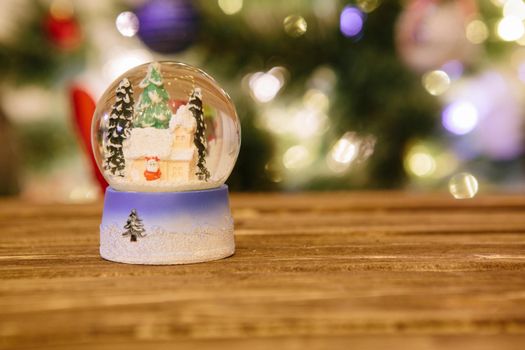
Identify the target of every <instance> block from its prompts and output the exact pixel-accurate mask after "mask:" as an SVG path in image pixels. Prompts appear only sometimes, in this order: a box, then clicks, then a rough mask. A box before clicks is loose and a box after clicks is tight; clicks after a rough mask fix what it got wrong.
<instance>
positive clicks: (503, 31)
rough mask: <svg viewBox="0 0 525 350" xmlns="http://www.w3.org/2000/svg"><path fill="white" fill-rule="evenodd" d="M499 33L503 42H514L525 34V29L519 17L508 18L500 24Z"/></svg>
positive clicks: (504, 18)
mask: <svg viewBox="0 0 525 350" xmlns="http://www.w3.org/2000/svg"><path fill="white" fill-rule="evenodd" d="M497 32H498V36H499V37H500V38H501V39H502V40H505V41H514V40H518V39H519V38H521V37H522V36H523V34H525V27H524V26H523V22H522V21H521V20H520V19H519V18H518V17H515V16H507V17H503V18H502V19H501V20H500V21H499V22H498V27H497Z"/></svg>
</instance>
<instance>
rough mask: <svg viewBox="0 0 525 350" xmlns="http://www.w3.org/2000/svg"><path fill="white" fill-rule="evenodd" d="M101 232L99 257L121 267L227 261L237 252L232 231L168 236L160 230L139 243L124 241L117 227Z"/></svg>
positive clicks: (103, 229) (168, 234)
mask: <svg viewBox="0 0 525 350" xmlns="http://www.w3.org/2000/svg"><path fill="white" fill-rule="evenodd" d="M100 229H101V230H100V233H101V234H100V255H101V256H102V258H104V259H106V260H111V261H116V262H121V263H127V264H144V265H175V264H191V263H198V262H205V261H211V260H217V259H222V258H226V257H228V256H231V255H233V253H234V252H235V241H234V237H233V227H232V228H231V229H222V230H219V231H215V232H205V233H196V232H190V233H168V232H164V231H162V230H161V229H160V228H157V229H155V230H153V231H152V232H151V233H149V234H148V235H147V236H145V237H139V238H138V239H137V241H136V242H130V239H129V237H123V236H122V230H119V229H118V228H117V227H116V226H112V227H101V228H100Z"/></svg>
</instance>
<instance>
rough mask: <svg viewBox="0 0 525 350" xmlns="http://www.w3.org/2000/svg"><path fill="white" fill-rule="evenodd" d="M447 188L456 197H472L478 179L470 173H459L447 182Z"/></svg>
mask: <svg viewBox="0 0 525 350" xmlns="http://www.w3.org/2000/svg"><path fill="white" fill-rule="evenodd" d="M448 190H449V191H450V194H451V195H452V196H454V198H456V199H468V198H474V196H476V194H477V193H478V180H477V179H476V178H475V177H474V175H472V174H469V173H459V174H456V175H454V176H453V177H452V178H451V179H450V181H449V182H448Z"/></svg>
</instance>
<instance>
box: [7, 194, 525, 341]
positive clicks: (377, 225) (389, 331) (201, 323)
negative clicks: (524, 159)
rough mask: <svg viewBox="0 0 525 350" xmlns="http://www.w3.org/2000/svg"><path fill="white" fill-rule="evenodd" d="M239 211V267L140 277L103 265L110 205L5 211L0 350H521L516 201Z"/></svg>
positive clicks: (417, 200) (411, 200) (351, 197)
mask: <svg viewBox="0 0 525 350" xmlns="http://www.w3.org/2000/svg"><path fill="white" fill-rule="evenodd" d="M232 207H233V212H234V217H235V221H236V242H237V253H236V254H235V256H234V257H232V258H229V259H225V260H221V261H216V262H211V263H205V264H194V265H184V266H133V265H124V264H116V263H110V262H107V261H104V260H102V259H100V257H99V255H98V230H97V227H98V225H99V220H100V210H101V205H100V203H99V204H94V205H76V206H72V205H59V204H57V205H52V206H48V205H37V204H31V203H24V202H22V201H19V200H7V201H0V224H1V225H2V230H1V231H0V280H1V283H0V347H3V348H13V349H16V348H30V347H35V348H37V347H38V348H43V347H53V348H55V347H58V348H60V347H62V348H70V347H71V346H73V345H74V346H76V347H77V346H78V347H80V348H82V347H84V348H89V349H97V348H100V349H104V348H109V347H110V346H111V348H112V349H115V348H116V349H119V348H130V347H131V348H134V347H137V348H138V347H139V346H140V347H144V346H148V345H147V344H149V345H152V344H155V345H156V346H158V347H160V348H163V347H166V348H167V347H169V346H170V342H172V341H177V342H178V343H179V344H180V345H181V346H182V345H184V346H185V347H189V348H199V349H202V348H203V349H206V348H211V347H214V348H227V347H232V346H233V347H240V348H247V347H249V348H253V349H258V348H265V349H266V348H268V347H270V346H274V347H278V348H284V347H287V348H297V349H298V348H305V347H306V348H312V349H315V348H323V347H325V345H326V346H328V347H331V348H343V347H344V348H348V345H351V344H353V345H354V346H355V347H357V348H360V349H367V348H377V347H379V346H381V347H385V346H388V348H389V349H396V348H402V349H437V348H443V347H444V346H447V347H455V348H461V349H470V348H476V349H485V348H487V349H488V348H494V347H499V348H504V347H505V348H516V349H517V348H521V347H519V346H520V345H521V344H523V342H524V337H523V336H522V334H524V333H525V279H524V278H523V273H524V271H525V236H524V233H525V221H524V220H523V214H522V209H525V199H524V198H522V197H520V196H515V195H491V196H489V195H487V196H481V197H478V198H476V199H475V200H473V201H455V200H451V199H450V198H449V197H448V196H446V195H444V194H431V195H407V194H404V193H397V192H392V193H336V194H293V195H282V194H268V195H263V194H236V195H234V196H233V197H232ZM379 335H380V337H379Z"/></svg>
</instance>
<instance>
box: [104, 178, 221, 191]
mask: <svg viewBox="0 0 525 350" xmlns="http://www.w3.org/2000/svg"><path fill="white" fill-rule="evenodd" d="M108 180H109V184H110V185H111V187H113V188H114V189H116V190H118V191H131V192H177V191H194V190H208V189H211V188H217V187H218V186H220V183H218V182H217V181H216V180H214V179H210V180H209V181H201V180H192V181H186V182H182V181H179V182H176V181H164V180H155V181H146V180H142V179H141V180H135V181H131V180H129V179H127V178H122V177H110V178H108Z"/></svg>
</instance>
